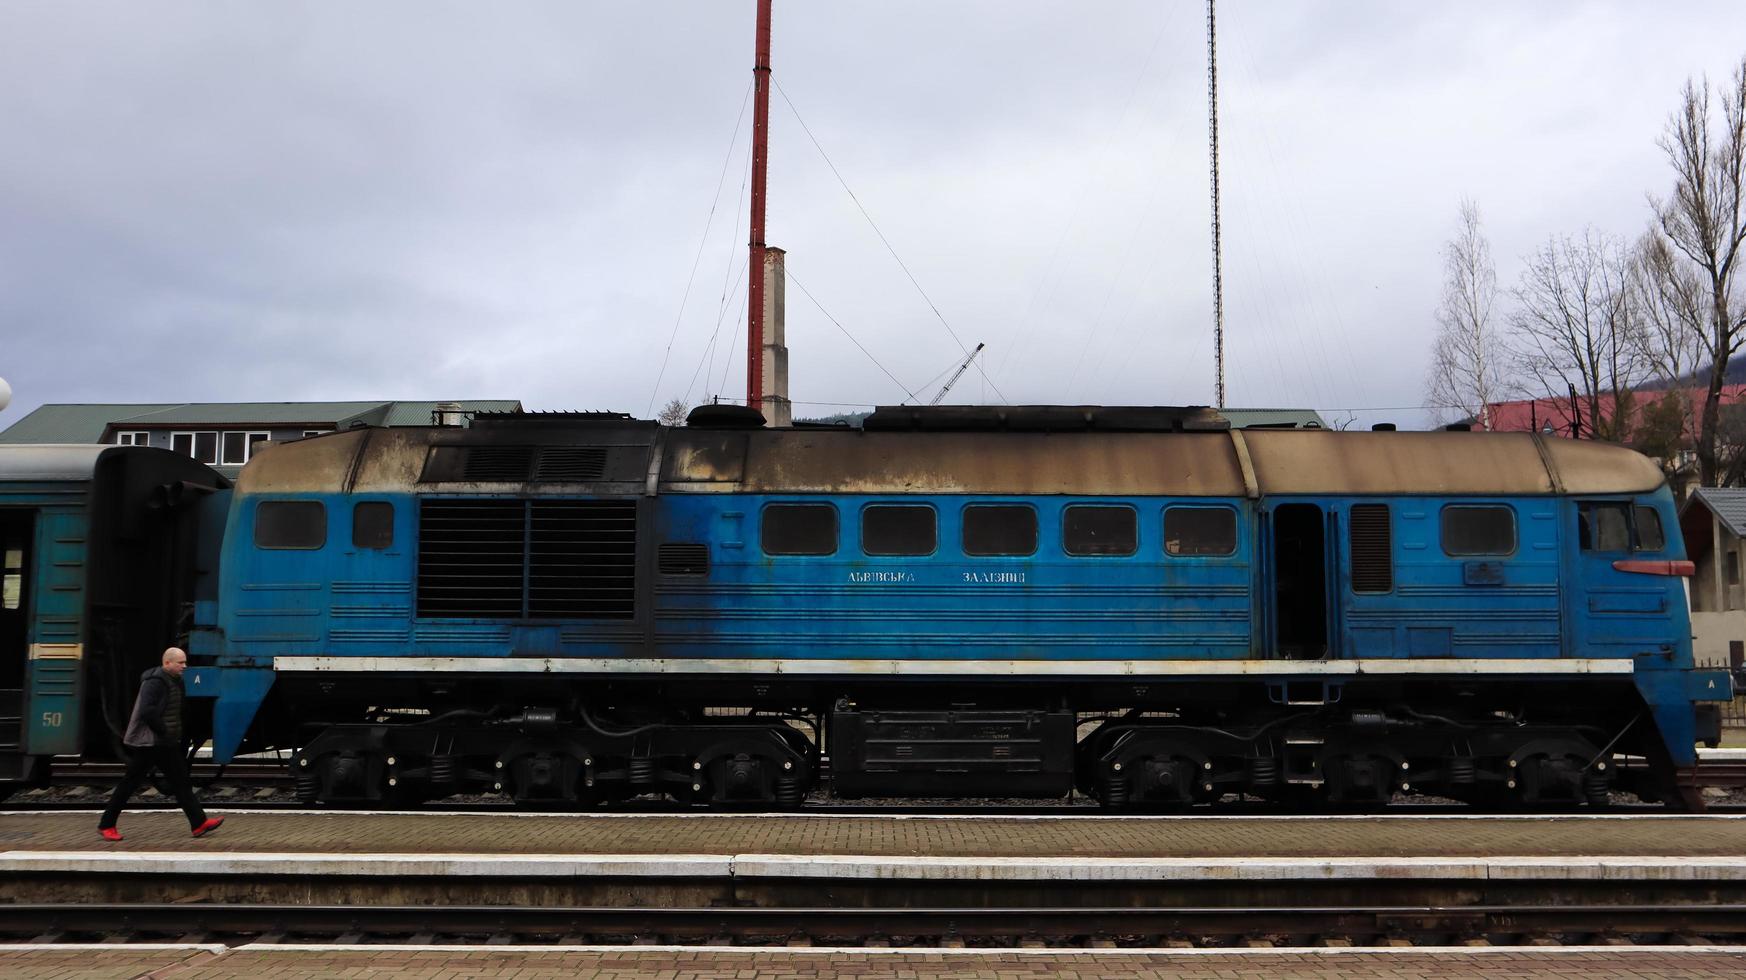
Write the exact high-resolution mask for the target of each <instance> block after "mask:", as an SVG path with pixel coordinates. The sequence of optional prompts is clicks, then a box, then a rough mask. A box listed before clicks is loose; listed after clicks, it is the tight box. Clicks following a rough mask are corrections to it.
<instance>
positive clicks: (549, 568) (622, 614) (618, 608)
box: [527, 500, 637, 619]
mask: <svg viewBox="0 0 1746 980" xmlns="http://www.w3.org/2000/svg"><path fill="white" fill-rule="evenodd" d="M529 505H530V506H531V508H532V514H531V524H530V531H529V537H528V540H529V543H530V545H531V548H530V552H529V555H528V590H527V612H528V615H529V616H532V617H534V618H536V619H628V618H630V616H631V614H632V612H633V611H634V605H635V601H636V584H637V505H636V503H635V502H634V501H629V500H535V501H530V502H529Z"/></svg>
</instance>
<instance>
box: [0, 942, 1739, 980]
mask: <svg viewBox="0 0 1746 980" xmlns="http://www.w3.org/2000/svg"><path fill="white" fill-rule="evenodd" d="M1743 972H1746V953H1742V952H1741V951H1740V950H1737V949H1736V950H1729V949H1710V948H1692V949H1667V948H1644V949H1631V948H1608V947H1585V948H1564V949H1503V948H1493V949H1477V950H1476V949H1424V948H1420V949H1394V950H1354V949H1272V950H1244V951H1225V950H1147V951H1138V950H1136V951H1120V950H1096V951H1084V952H1059V951H1053V950H955V951H952V950H915V951H907V950H889V951H882V950H825V949H818V950H807V949H756V950H727V949H707V948H702V949H700V948H639V947H631V948H618V949H610V948H599V949H575V948H561V947H534V948H507V949H506V948H502V947H497V948H491V947H454V948H421V949H409V948H395V947H374V948H373V947H367V946H357V947H279V946H271V945H260V944H249V945H244V946H238V947H223V946H210V945H201V946H195V945H188V946H180V947H177V946H159V947H155V948H148V947H110V948H91V947H84V948H78V947H63V948H59V949H51V948H37V949H8V948H7V947H0V974H4V975H5V976H8V977H25V978H29V977H40V978H48V977H53V978H56V980H124V978H132V977H142V976H150V977H165V978H167V977H175V978H176V980H229V978H240V977H278V978H290V977H338V976H348V977H362V976H367V977H372V978H376V980H412V978H435V977H441V978H444V980H469V978H484V977H494V978H504V977H513V978H517V980H557V978H560V977H594V978H610V980H765V978H769V980H777V978H795V977H808V978H821V980H834V978H838V977H855V978H857V980H898V978H904V980H913V978H916V977H937V976H950V977H956V978H962V980H981V978H987V980H1032V978H1037V980H1042V978H1048V977H1116V978H1132V980H1146V978H1153V977H1176V978H1206V980H1249V978H1255V980H1259V978H1263V977H1265V978H1275V977H1283V978H1288V980H1298V978H1301V980H1327V978H1329V977H1342V978H1348V980H1376V978H1383V977H1408V978H1431V977H1435V978H1439V980H1464V978H1468V977H1475V978H1477V977H1498V976H1505V977H1518V978H1529V980H1568V978H1570V977H1573V976H1580V977H1583V978H1584V980H1615V978H1618V980H1624V978H1631V980H1662V978H1666V980H1671V978H1675V977H1681V978H1690V980H1708V978H1712V977H1716V978H1720V977H1738V976H1740V975H1742V973H1743Z"/></svg>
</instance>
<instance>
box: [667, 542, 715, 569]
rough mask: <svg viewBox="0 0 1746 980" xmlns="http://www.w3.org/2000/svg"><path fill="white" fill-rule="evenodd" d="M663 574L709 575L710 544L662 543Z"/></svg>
mask: <svg viewBox="0 0 1746 980" xmlns="http://www.w3.org/2000/svg"><path fill="white" fill-rule="evenodd" d="M660 569H661V574H662V575H708V574H709V546H708V545H706V544H681V543H675V542H669V543H667V544H663V545H661V556H660Z"/></svg>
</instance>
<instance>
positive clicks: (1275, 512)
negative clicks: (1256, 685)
mask: <svg viewBox="0 0 1746 980" xmlns="http://www.w3.org/2000/svg"><path fill="white" fill-rule="evenodd" d="M1332 519H1333V515H1332V514H1331V513H1329V512H1328V511H1327V510H1325V509H1324V508H1323V507H1322V506H1321V505H1320V504H1313V503H1282V504H1275V505H1273V506H1272V507H1270V508H1268V509H1267V511H1266V524H1265V527H1266V534H1267V540H1266V552H1267V558H1266V562H1265V565H1264V567H1263V574H1264V575H1265V576H1266V579H1267V589H1266V595H1267V614H1268V615H1267V640H1268V643H1267V646H1268V651H1269V653H1270V654H1271V655H1272V656H1274V657H1277V658H1280V659H1283V660H1320V659H1322V658H1323V657H1326V656H1327V655H1328V644H1329V639H1328V638H1329V636H1331V635H1332V626H1333V624H1332V622H1331V621H1330V620H1331V617H1330V615H1329V611H1330V607H1331V605H1332V604H1331V603H1330V602H1329V583H1330V582H1333V581H1335V580H1336V577H1335V576H1333V575H1331V574H1329V572H1330V569H1331V568H1332V565H1333V560H1332V559H1333V550H1332V548H1331V547H1330V545H1331V543H1332V542H1333V541H1334V540H1336V537H1335V535H1334V534H1332V533H1331V530H1330V529H1331V523H1330V522H1331V521H1332Z"/></svg>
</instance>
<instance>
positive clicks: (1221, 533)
mask: <svg viewBox="0 0 1746 980" xmlns="http://www.w3.org/2000/svg"><path fill="white" fill-rule="evenodd" d="M1236 551H1237V512H1236V511H1234V510H1232V509H1230V508H1229V507H1166V508H1164V552H1165V554H1170V555H1178V556H1184V557H1194V556H1218V555H1230V554H1235V553H1236Z"/></svg>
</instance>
